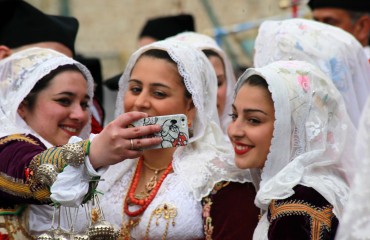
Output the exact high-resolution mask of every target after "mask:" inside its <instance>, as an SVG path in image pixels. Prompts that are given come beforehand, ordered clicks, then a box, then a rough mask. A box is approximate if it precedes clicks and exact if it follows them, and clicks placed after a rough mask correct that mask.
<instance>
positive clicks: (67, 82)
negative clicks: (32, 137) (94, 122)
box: [18, 70, 89, 146]
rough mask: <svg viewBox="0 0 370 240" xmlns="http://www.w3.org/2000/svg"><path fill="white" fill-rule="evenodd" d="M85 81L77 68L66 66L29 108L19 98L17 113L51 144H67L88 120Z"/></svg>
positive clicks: (87, 98) (87, 99)
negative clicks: (73, 69) (68, 68)
mask: <svg viewBox="0 0 370 240" xmlns="http://www.w3.org/2000/svg"><path fill="white" fill-rule="evenodd" d="M88 101H89V96H88V94H87V81H86V80H85V78H84V77H83V75H82V74H81V73H80V72H78V71H72V70H67V71H63V72H61V73H59V74H57V75H56V76H55V77H54V78H53V79H52V80H51V81H50V82H49V85H48V86H47V87H46V88H45V89H43V90H41V91H40V92H39V93H38V95H37V97H36V101H35V105H34V107H33V108H32V109H29V107H28V106H27V103H24V102H22V103H21V104H20V106H19V108H18V113H19V115H20V116H21V117H22V118H23V119H24V120H25V122H26V123H27V124H28V125H29V126H30V127H31V128H32V129H33V130H34V131H35V132H36V133H38V134H39V135H40V136H41V137H42V138H44V139H45V140H46V141H48V142H49V143H51V144H53V145H54V146H57V145H63V144H66V143H67V142H68V140H69V138H70V137H71V136H77V135H79V134H80V133H81V130H82V128H83V127H84V126H85V125H86V124H87V122H88V118H89V114H88Z"/></svg>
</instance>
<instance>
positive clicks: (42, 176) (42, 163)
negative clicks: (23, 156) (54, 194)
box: [28, 140, 89, 192]
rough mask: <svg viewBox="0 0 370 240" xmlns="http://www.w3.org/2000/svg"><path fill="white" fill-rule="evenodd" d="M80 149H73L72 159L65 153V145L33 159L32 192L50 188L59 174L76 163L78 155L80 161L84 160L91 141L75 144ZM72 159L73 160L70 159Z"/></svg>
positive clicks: (30, 182) (31, 169)
mask: <svg viewBox="0 0 370 240" xmlns="http://www.w3.org/2000/svg"><path fill="white" fill-rule="evenodd" d="M75 144H76V145H77V146H79V148H73V149H72V151H71V150H70V152H72V154H74V155H72V157H71V155H70V154H67V155H66V154H64V153H65V145H64V146H60V147H53V148H49V149H47V150H45V151H43V152H41V153H39V154H37V155H35V156H34V157H33V159H32V160H31V162H30V165H29V172H30V177H29V179H28V185H29V188H30V189H31V192H37V191H40V190H42V189H45V187H50V186H51V185H52V184H53V183H54V181H55V180H56V178H57V175H58V173H60V172H62V171H63V169H64V168H65V167H66V166H67V165H68V162H70V164H72V163H74V162H71V160H72V161H74V156H75V155H78V156H80V158H82V159H79V160H78V161H82V162H83V160H84V156H85V154H86V152H87V151H88V148H89V140H85V141H80V142H77V143H75ZM68 158H71V159H68Z"/></svg>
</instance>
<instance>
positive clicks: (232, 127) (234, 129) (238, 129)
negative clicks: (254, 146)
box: [227, 121, 244, 138]
mask: <svg viewBox="0 0 370 240" xmlns="http://www.w3.org/2000/svg"><path fill="white" fill-rule="evenodd" d="M227 133H228V135H229V137H230V138H233V137H241V136H243V134H244V132H243V129H242V126H241V125H240V124H239V122H238V121H234V122H231V123H230V124H229V126H228V128H227Z"/></svg>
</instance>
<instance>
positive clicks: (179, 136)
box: [129, 114, 189, 149]
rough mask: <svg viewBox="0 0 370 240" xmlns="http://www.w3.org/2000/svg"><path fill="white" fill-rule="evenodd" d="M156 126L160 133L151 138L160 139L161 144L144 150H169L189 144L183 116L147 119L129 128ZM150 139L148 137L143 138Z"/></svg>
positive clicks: (186, 124) (136, 122) (185, 119)
mask: <svg viewBox="0 0 370 240" xmlns="http://www.w3.org/2000/svg"><path fill="white" fill-rule="evenodd" d="M154 124H158V125H160V126H161V131H160V132H158V133H156V134H154V135H153V136H152V137H160V138H161V139H162V141H161V143H160V144H158V145H155V146H152V147H149V148H145V149H158V148H171V147H179V146H185V145H187V144H188V142H189V132H188V121H187V117H186V115H184V114H175V115H165V116H155V117H147V118H142V119H140V120H137V121H135V122H133V123H131V124H130V126H129V127H139V126H148V125H154ZM145 137H146V138H147V137H150V136H145Z"/></svg>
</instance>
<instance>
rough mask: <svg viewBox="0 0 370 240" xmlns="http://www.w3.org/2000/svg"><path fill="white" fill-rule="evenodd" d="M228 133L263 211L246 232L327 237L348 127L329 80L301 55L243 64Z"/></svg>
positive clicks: (338, 206)
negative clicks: (261, 64)
mask: <svg viewBox="0 0 370 240" xmlns="http://www.w3.org/2000/svg"><path fill="white" fill-rule="evenodd" d="M232 116H233V122H232V123H231V124H230V126H229V129H228V133H229V136H230V139H231V142H232V144H233V146H234V151H235V154H236V156H235V162H236V164H237V165H238V167H240V168H249V169H251V172H252V175H253V180H254V184H255V186H258V187H259V188H258V191H257V195H256V199H255V201H254V202H255V204H256V205H257V206H258V207H259V208H260V209H261V211H262V213H263V216H262V218H261V219H260V221H259V222H258V225H257V228H256V230H255V232H254V235H253V239H270V240H273V239H310V238H311V239H334V236H335V233H336V230H337V227H338V221H340V220H341V217H342V211H343V205H344V203H345V202H346V200H347V197H348V190H349V186H348V180H349V179H348V175H347V173H346V172H344V171H345V170H346V169H345V168H344V167H343V166H345V165H344V163H345V162H348V161H351V155H352V144H351V142H353V141H352V139H351V137H353V136H354V135H355V128H354V126H353V124H352V122H351V121H350V119H349V116H348V115H347V114H346V111H345V105H344V100H343V98H342V96H341V94H340V93H339V91H338V90H337V89H336V87H335V86H334V84H333V82H332V81H331V80H330V79H329V78H328V77H327V76H325V75H324V74H323V73H322V72H321V71H320V70H319V69H318V68H317V67H314V66H313V65H311V64H309V63H307V62H303V61H277V62H274V63H271V64H269V65H266V66H265V67H262V68H250V69H248V70H247V71H246V72H245V73H244V74H243V75H242V76H241V77H240V78H239V80H238V82H237V85H236V90H235V100H234V103H233V114H232Z"/></svg>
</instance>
